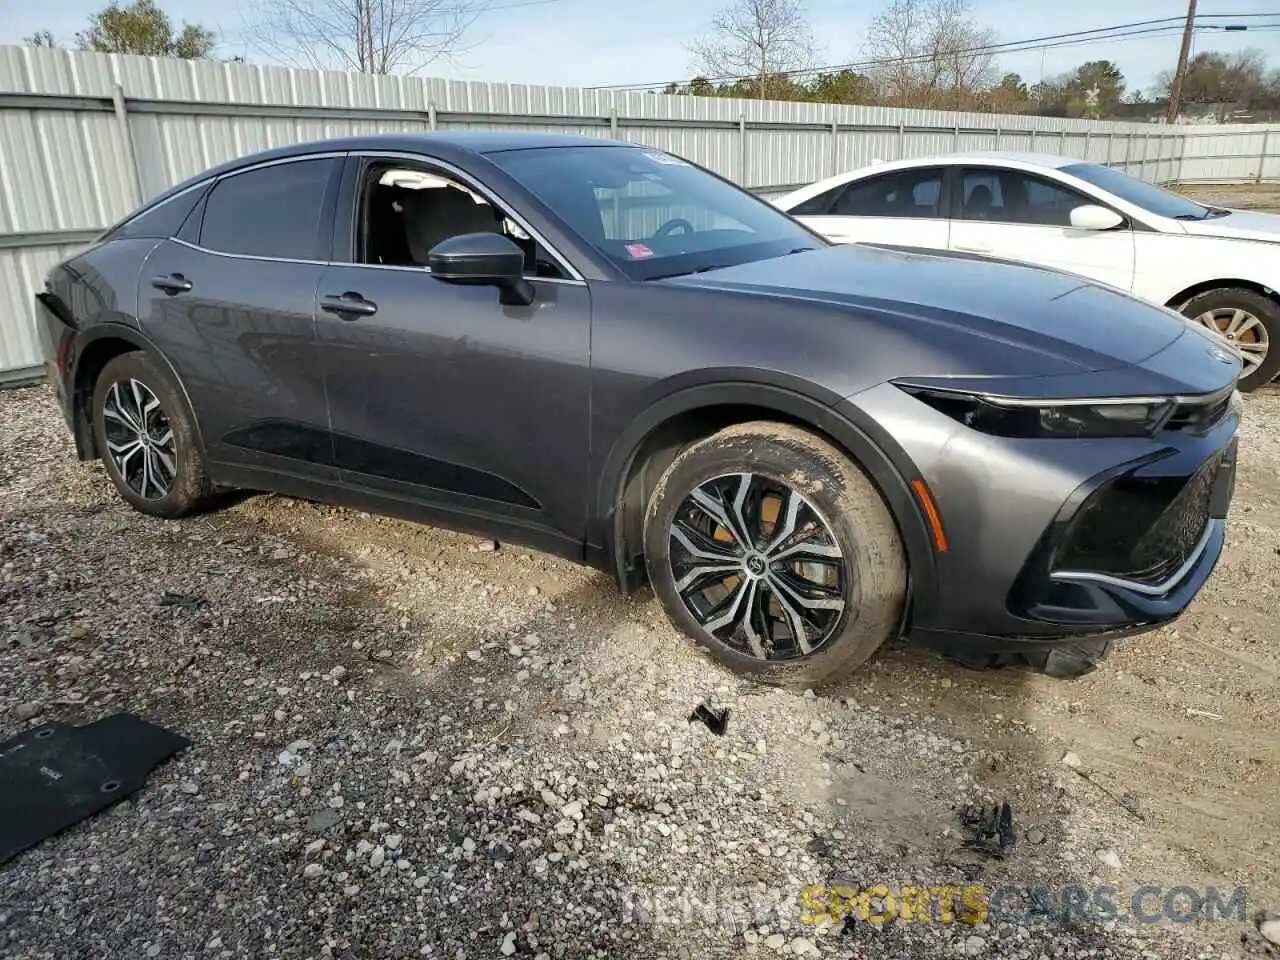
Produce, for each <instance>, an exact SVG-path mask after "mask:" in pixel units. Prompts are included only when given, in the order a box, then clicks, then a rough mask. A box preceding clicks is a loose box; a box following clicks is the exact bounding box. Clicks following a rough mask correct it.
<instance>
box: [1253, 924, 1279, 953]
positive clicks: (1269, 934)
mask: <svg viewBox="0 0 1280 960" xmlns="http://www.w3.org/2000/svg"><path fill="white" fill-rule="evenodd" d="M1258 932H1259V933H1260V934H1262V938H1263V939H1264V940H1266V941H1267V942H1268V943H1274V944H1275V945H1276V946H1278V947H1280V917H1277V918H1276V919H1274V920H1264V921H1262V923H1260V924H1258Z"/></svg>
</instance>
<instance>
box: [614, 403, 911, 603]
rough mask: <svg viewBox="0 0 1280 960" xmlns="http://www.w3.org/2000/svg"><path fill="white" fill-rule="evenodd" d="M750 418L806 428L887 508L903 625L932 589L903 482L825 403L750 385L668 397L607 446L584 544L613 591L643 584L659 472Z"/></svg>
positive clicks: (884, 456)
mask: <svg viewBox="0 0 1280 960" xmlns="http://www.w3.org/2000/svg"><path fill="white" fill-rule="evenodd" d="M751 420H775V421H780V422H783V423H790V424H794V425H796V426H800V427H804V428H806V429H809V430H812V431H813V432H814V433H816V434H818V435H820V436H822V437H823V438H825V439H826V440H827V441H828V442H830V443H831V444H833V445H834V446H835V447H836V448H837V449H838V450H840V451H841V452H842V453H844V454H845V455H846V456H847V457H848V458H849V459H850V460H851V461H852V462H853V463H854V464H855V465H856V466H858V467H860V468H861V469H862V470H863V471H864V472H866V474H867V475H868V476H869V477H870V479H871V481H872V482H873V483H874V484H875V485H876V488H877V489H878V490H879V492H880V494H881V496H882V497H884V499H885V502H886V503H887V504H888V506H889V511H890V513H891V514H892V515H893V519H894V523H895V524H896V525H897V528H898V533H899V536H901V537H902V542H903V549H904V550H905V552H906V555H907V565H908V572H909V596H908V600H907V603H906V605H905V607H904V614H903V616H904V625H905V619H906V618H908V617H909V616H910V611H911V610H912V608H913V606H914V604H915V602H916V601H917V600H919V599H920V598H921V597H922V596H929V595H932V592H933V591H934V590H935V585H936V568H935V558H934V555H933V547H932V540H931V539H930V534H929V531H928V528H927V526H926V520H925V517H924V516H923V514H922V512H921V509H920V507H919V505H918V504H917V502H916V500H915V498H914V496H913V494H912V492H911V488H910V485H909V482H908V478H906V477H904V476H903V473H902V471H901V470H899V468H898V467H897V466H896V465H895V464H894V462H893V459H891V457H890V455H889V454H888V453H887V452H886V451H885V450H884V449H883V448H882V446H881V445H880V443H878V442H877V441H876V440H874V439H873V438H872V437H871V436H870V435H869V433H868V431H867V430H866V429H864V428H863V427H862V426H860V425H859V424H857V423H855V422H854V421H853V420H852V419H851V418H850V417H847V416H845V415H843V414H842V413H841V412H838V411H836V410H835V409H833V406H832V405H831V404H830V403H827V402H823V401H822V400H819V399H816V398H814V397H811V396H808V395H806V394H804V393H801V392H799V391H796V390H793V389H788V388H786V387H781V386H775V385H765V384H761V383H758V382H720V383H713V384H704V385H699V386H693V387H689V388H685V389H682V390H679V391H677V392H675V393H672V394H669V395H667V396H665V397H663V398H662V399H661V400H659V401H657V402H655V403H654V404H653V405H651V406H650V407H649V408H647V409H646V410H645V412H644V413H643V414H642V415H640V416H639V417H637V418H636V419H635V420H634V421H633V422H632V423H631V424H630V425H629V426H628V427H627V428H626V429H625V430H624V431H623V433H622V434H621V435H620V436H619V438H618V440H617V441H616V442H615V443H614V445H613V447H612V449H611V450H610V452H609V454H608V456H607V457H606V460H605V465H604V469H603V470H602V472H601V475H600V479H599V483H598V486H597V501H596V504H595V510H594V517H595V522H596V525H595V532H596V536H594V537H593V538H592V539H593V540H594V542H596V543H602V544H604V548H603V557H602V560H603V561H604V564H603V565H604V566H605V567H606V569H607V570H608V571H609V572H610V573H612V574H613V576H614V577H615V579H616V581H617V583H618V585H619V587H621V589H622V590H623V591H624V592H627V593H630V592H632V591H634V590H635V589H637V588H639V587H640V586H641V585H642V584H643V583H644V582H645V579H646V575H645V572H644V562H643V560H644V557H643V542H644V537H643V522H644V511H645V508H646V506H647V504H648V500H649V495H650V493H651V492H652V490H653V487H654V485H655V484H656V483H657V480H658V479H659V477H661V475H662V473H663V472H664V471H665V470H666V468H667V467H668V466H669V465H670V464H671V462H672V461H673V460H674V459H675V458H676V456H677V455H678V454H679V453H680V451H681V450H682V449H684V448H685V447H686V446H688V444H690V443H692V442H694V441H696V440H699V439H701V438H703V437H706V436H709V435H710V434H712V433H715V432H716V431H718V430H720V429H723V428H724V427H727V426H730V425H732V424H735V423H745V422H748V421H751Z"/></svg>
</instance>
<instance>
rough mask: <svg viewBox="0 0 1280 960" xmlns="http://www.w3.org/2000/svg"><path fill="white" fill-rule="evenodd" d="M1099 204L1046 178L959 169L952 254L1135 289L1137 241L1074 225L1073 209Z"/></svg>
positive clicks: (1129, 231) (1125, 229) (1126, 226)
mask: <svg viewBox="0 0 1280 960" xmlns="http://www.w3.org/2000/svg"><path fill="white" fill-rule="evenodd" d="M1095 203H1097V201H1095V200H1093V199H1091V198H1089V197H1086V196H1085V195H1084V194H1081V193H1078V192H1076V191H1075V190H1072V189H1071V188H1069V187H1067V186H1065V185H1064V184H1059V183H1055V182H1053V181H1051V180H1048V179H1046V178H1044V177H1040V176H1036V175H1035V174H1031V173H1027V172H1024V171H1021V170H1012V169H1006V168H1001V167H968V168H965V169H963V170H961V171H959V175H958V177H957V179H956V183H955V188H954V190H953V191H952V221H951V248H952V249H953V250H958V251H962V252H965V253H977V254H982V255H984V256H992V257H999V258H1002V259H1008V260H1017V261H1020V262H1025V263H1033V264H1036V265H1039V266H1044V267H1050V268H1053V269H1055V270H1064V271H1067V272H1069V273H1076V274H1080V275H1081V276H1085V277H1089V278H1090V279H1092V280H1100V281H1102V282H1103V283H1108V284H1111V285H1112V286H1115V287H1119V288H1120V289H1122V290H1131V289H1132V287H1133V268H1134V235H1133V228H1132V224H1131V223H1130V222H1129V221H1128V219H1126V220H1125V222H1124V223H1123V224H1122V225H1121V226H1120V227H1117V228H1114V229H1111V230H1083V229H1077V228H1076V227H1073V226H1072V225H1071V211H1072V209H1074V208H1075V207H1078V206H1081V205H1084V204H1095Z"/></svg>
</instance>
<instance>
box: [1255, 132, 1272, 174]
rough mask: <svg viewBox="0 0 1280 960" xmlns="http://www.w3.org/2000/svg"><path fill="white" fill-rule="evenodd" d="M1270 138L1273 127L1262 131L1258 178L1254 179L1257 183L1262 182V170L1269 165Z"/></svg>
mask: <svg viewBox="0 0 1280 960" xmlns="http://www.w3.org/2000/svg"><path fill="white" fill-rule="evenodd" d="M1270 139H1271V128H1270V127H1267V129H1265V130H1263V131H1262V150H1261V152H1260V153H1259V154H1258V179H1257V180H1255V181H1254V182H1255V183H1261V182H1262V171H1263V169H1264V168H1265V167H1266V165H1267V141H1268V140H1270Z"/></svg>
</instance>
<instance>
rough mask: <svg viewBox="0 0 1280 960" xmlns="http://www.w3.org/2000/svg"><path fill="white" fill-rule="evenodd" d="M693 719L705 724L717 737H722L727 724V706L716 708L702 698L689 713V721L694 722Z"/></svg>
mask: <svg viewBox="0 0 1280 960" xmlns="http://www.w3.org/2000/svg"><path fill="white" fill-rule="evenodd" d="M695 721H696V722H698V723H702V724H705V725H706V728H707V729H708V730H710V731H711V732H712V733H714V734H715V735H716V736H717V737H723V736H724V732H725V730H726V729H727V728H728V726H729V708H728V707H721V708H719V709H717V708H715V707H713V706H711V705H710V704H709V703H707V701H705V700H703V701H702V702H701V703H700V704H698V705H697V706H696V707H694V708H693V713H691V714H689V722H690V723H694V722H695Z"/></svg>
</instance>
